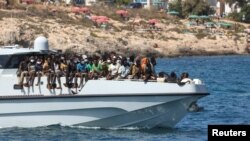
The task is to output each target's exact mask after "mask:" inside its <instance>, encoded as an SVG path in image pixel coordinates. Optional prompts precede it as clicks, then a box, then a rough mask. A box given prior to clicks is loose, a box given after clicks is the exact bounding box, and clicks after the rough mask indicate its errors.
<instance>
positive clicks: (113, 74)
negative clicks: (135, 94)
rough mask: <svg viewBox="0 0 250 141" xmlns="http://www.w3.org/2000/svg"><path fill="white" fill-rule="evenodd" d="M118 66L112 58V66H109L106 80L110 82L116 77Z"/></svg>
mask: <svg viewBox="0 0 250 141" xmlns="http://www.w3.org/2000/svg"><path fill="white" fill-rule="evenodd" d="M118 69H119V68H118V65H117V64H116V58H115V57H113V59H112V64H110V65H109V74H108V76H107V80H112V79H114V78H116V77H117V73H118Z"/></svg>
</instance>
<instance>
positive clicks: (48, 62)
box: [43, 56, 54, 89]
mask: <svg viewBox="0 0 250 141" xmlns="http://www.w3.org/2000/svg"><path fill="white" fill-rule="evenodd" d="M43 72H44V74H46V76H47V88H48V89H52V88H53V87H52V84H51V80H52V78H53V75H54V65H53V62H52V59H51V57H50V56H49V57H47V58H46V59H45V61H44V64H43Z"/></svg>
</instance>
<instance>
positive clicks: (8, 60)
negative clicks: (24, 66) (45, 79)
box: [0, 54, 34, 69]
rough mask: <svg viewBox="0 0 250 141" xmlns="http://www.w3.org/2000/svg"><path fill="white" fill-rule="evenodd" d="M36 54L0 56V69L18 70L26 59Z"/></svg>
mask: <svg viewBox="0 0 250 141" xmlns="http://www.w3.org/2000/svg"><path fill="white" fill-rule="evenodd" d="M32 55H34V54H14V55H0V69H16V68H18V67H19V64H20V62H21V61H22V60H23V59H24V58H25V57H30V56H32Z"/></svg>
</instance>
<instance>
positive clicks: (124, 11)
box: [116, 10, 128, 15]
mask: <svg viewBox="0 0 250 141" xmlns="http://www.w3.org/2000/svg"><path fill="white" fill-rule="evenodd" d="M116 14H118V15H126V14H128V11H126V10H117V11H116Z"/></svg>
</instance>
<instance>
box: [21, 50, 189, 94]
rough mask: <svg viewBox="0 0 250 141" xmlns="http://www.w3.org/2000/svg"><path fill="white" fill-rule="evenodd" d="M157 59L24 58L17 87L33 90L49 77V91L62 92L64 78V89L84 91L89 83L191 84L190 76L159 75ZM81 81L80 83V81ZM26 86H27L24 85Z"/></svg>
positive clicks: (64, 56) (118, 56) (113, 54)
mask: <svg viewBox="0 0 250 141" xmlns="http://www.w3.org/2000/svg"><path fill="white" fill-rule="evenodd" d="M155 66H156V59H155V57H140V56H137V57H135V56H133V55H132V56H130V57H124V56H120V55H117V54H116V53H109V54H108V53H107V54H105V55H92V56H86V55H72V54H71V55H65V54H51V55H46V56H30V57H25V58H23V59H22V61H21V62H20V64H19V68H18V71H17V76H18V78H19V82H18V85H20V86H25V87H30V86H33V85H34V83H35V82H34V81H35V77H37V81H36V83H35V85H36V86H39V85H40V84H41V77H42V76H46V77H47V88H48V89H55V88H56V89H62V82H61V77H65V82H64V83H63V85H64V86H65V87H69V88H81V87H83V86H84V84H85V82H86V81H87V80H90V79H106V80H123V79H136V80H143V81H145V82H147V81H150V80H155V81H158V82H170V83H179V82H181V83H187V82H189V83H191V81H192V80H191V79H189V78H188V73H183V74H182V75H181V78H178V77H177V75H176V74H175V73H174V72H172V73H171V74H170V75H168V74H167V73H164V72H160V73H159V74H156V72H155ZM79 79H80V83H79V84H78V81H79ZM24 82H26V83H24Z"/></svg>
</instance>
